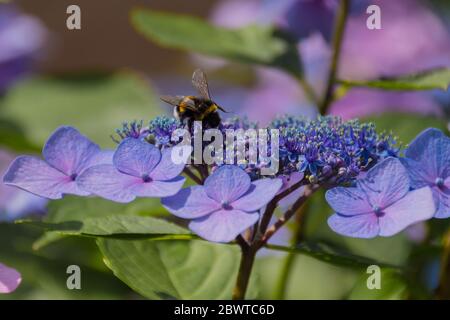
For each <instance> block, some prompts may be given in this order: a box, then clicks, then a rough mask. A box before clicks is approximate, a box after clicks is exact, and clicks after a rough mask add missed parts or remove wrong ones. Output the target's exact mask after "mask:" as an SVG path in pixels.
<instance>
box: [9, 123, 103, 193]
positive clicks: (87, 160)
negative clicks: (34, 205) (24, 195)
mask: <svg viewBox="0 0 450 320" xmlns="http://www.w3.org/2000/svg"><path fill="white" fill-rule="evenodd" d="M42 154H43V156H44V159H45V160H41V159H39V158H37V157H32V156H20V157H18V158H16V159H15V160H14V161H13V163H12V164H11V165H10V167H9V169H8V171H7V172H6V174H5V176H4V177H3V182H4V183H5V184H7V185H11V186H15V187H18V188H21V189H23V190H25V191H28V192H31V193H34V194H36V195H38V196H41V197H45V198H49V199H60V198H62V196H63V195H64V194H76V195H80V196H86V195H89V192H86V191H85V190H82V189H81V188H80V187H79V186H78V184H77V182H78V178H79V176H80V174H81V173H83V171H84V170H86V169H87V168H89V167H91V166H93V165H97V164H102V163H111V158H112V152H110V151H101V150H100V147H99V146H98V145H96V144H95V143H93V142H91V141H90V140H89V139H88V138H86V137H85V136H83V135H81V134H80V132H78V131H77V130H76V129H74V128H72V127H60V128H58V129H57V130H56V131H55V132H54V133H53V134H52V135H51V136H50V138H49V139H48V140H47V142H46V143H45V146H44V149H43V151H42Z"/></svg>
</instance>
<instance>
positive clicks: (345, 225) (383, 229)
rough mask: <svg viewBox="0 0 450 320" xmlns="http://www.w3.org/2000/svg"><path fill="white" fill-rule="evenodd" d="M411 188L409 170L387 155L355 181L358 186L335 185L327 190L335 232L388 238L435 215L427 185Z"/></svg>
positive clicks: (363, 236)
mask: <svg viewBox="0 0 450 320" xmlns="http://www.w3.org/2000/svg"><path fill="white" fill-rule="evenodd" d="M409 190H410V182H409V176H408V172H407V171H406V169H405V167H404V166H403V165H402V164H401V162H400V160H399V159H396V158H387V159H385V160H383V161H382V162H380V163H378V164H377V165H375V166H374V167H373V168H372V169H370V170H369V171H368V172H367V175H366V176H365V177H364V178H363V179H360V180H357V181H356V187H352V188H345V187H336V188H333V189H331V190H329V191H327V193H326V196H325V197H326V200H327V202H328V204H329V205H330V206H331V207H332V208H333V210H334V211H335V212H336V213H335V214H333V215H332V216H331V217H330V218H329V219H328V225H329V226H330V228H331V229H333V230H334V231H335V232H337V233H339V234H341V235H345V236H349V237H355V238H373V237H376V236H383V237H389V236H392V235H394V234H396V233H398V232H400V231H402V230H404V229H405V228H406V227H408V226H410V225H412V224H414V223H416V222H419V221H423V220H427V219H429V218H431V217H432V216H433V215H434V212H435V210H436V207H435V205H434V202H433V195H432V192H431V189H430V188H428V187H424V188H420V189H416V190H413V191H409Z"/></svg>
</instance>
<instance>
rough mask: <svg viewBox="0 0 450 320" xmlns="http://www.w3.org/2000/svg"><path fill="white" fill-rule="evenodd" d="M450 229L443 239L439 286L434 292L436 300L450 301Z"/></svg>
mask: <svg viewBox="0 0 450 320" xmlns="http://www.w3.org/2000/svg"><path fill="white" fill-rule="evenodd" d="M449 273H450V229H449V230H448V231H447V232H446V233H445V235H444V238H443V249H442V258H441V270H440V276H439V286H438V288H437V291H436V295H437V298H438V299H450V275H449Z"/></svg>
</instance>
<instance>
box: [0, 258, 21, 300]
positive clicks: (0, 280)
mask: <svg viewBox="0 0 450 320" xmlns="http://www.w3.org/2000/svg"><path fill="white" fill-rule="evenodd" d="M21 281H22V276H21V275H20V273H19V272H17V270H15V269H13V268H9V267H7V266H5V265H4V264H1V263H0V293H11V292H13V291H14V290H16V289H17V287H18V286H19V284H20V282H21Z"/></svg>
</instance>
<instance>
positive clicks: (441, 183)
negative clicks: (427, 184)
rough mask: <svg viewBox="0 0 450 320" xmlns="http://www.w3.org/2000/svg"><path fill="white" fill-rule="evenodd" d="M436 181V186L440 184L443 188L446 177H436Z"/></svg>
mask: <svg viewBox="0 0 450 320" xmlns="http://www.w3.org/2000/svg"><path fill="white" fill-rule="evenodd" d="M434 183H435V184H436V186H438V187H439V188H442V187H443V186H444V179H442V178H441V177H438V178H436V180H435V181H434Z"/></svg>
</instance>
